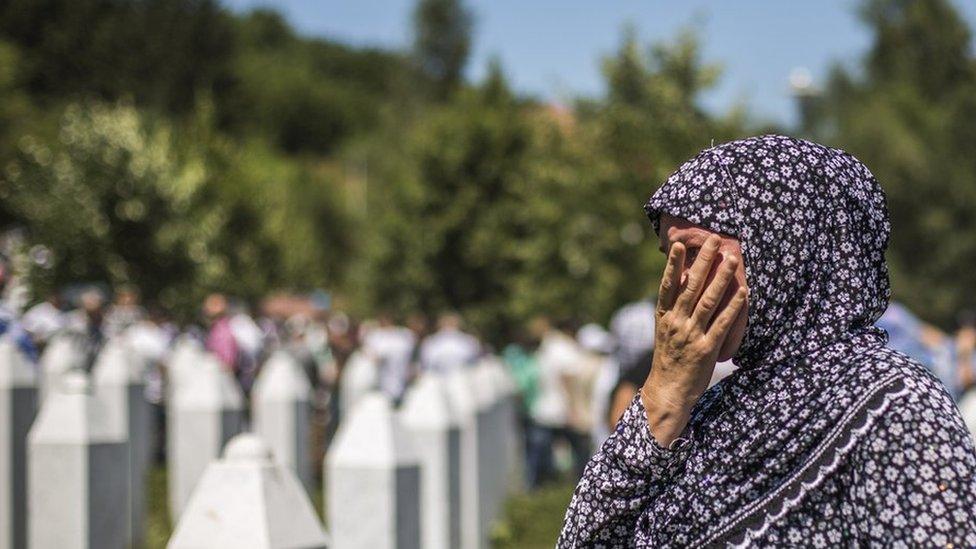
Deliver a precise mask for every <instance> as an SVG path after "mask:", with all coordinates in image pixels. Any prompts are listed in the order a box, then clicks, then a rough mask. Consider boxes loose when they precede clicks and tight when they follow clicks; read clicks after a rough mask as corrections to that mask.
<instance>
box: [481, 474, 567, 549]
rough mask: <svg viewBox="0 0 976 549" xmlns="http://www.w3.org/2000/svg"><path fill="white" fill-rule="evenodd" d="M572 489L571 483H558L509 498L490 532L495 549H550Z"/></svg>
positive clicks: (553, 543) (556, 535)
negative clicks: (502, 513)
mask: <svg viewBox="0 0 976 549" xmlns="http://www.w3.org/2000/svg"><path fill="white" fill-rule="evenodd" d="M573 488H574V486H573V485H572V484H558V485H553V486H549V487H546V488H541V489H539V490H536V491H535V492H530V493H527V494H522V495H517V496H514V497H512V498H510V499H509V500H508V502H506V504H505V512H504V515H503V516H502V519H501V520H500V521H499V522H498V523H497V524H496V525H495V528H494V529H493V530H492V545H493V546H494V547H495V548H496V549H516V548H517V549H536V548H543V547H545V548H546V549H551V548H552V547H553V546H554V545H556V538H558V537H559V529H560V528H561V527H562V524H563V516H564V515H565V514H566V507H568V506H569V500H570V498H572V497H573Z"/></svg>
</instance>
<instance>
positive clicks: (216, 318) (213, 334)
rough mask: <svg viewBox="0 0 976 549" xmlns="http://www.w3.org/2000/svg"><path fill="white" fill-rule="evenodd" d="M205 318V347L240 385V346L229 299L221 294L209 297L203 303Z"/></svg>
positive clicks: (213, 294)
mask: <svg viewBox="0 0 976 549" xmlns="http://www.w3.org/2000/svg"><path fill="white" fill-rule="evenodd" d="M203 317H204V321H205V324H206V326H207V335H206V339H205V341H204V347H205V348H206V349H207V351H209V352H210V353H212V354H213V355H214V356H215V357H217V360H218V361H219V362H220V364H221V365H222V366H223V367H224V369H225V370H227V371H228V372H231V373H232V374H234V377H235V378H236V379H237V380H238V383H240V377H239V375H240V346H239V345H238V343H237V338H236V337H234V330H233V328H232V327H231V318H232V317H231V314H230V311H229V305H228V303H227V297H226V296H224V294H221V293H212V294H210V295H208V296H207V297H206V299H204V301H203Z"/></svg>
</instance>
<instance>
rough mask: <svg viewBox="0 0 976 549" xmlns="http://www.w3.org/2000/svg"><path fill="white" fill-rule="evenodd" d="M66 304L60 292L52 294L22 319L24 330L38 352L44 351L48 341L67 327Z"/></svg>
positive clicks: (28, 310) (29, 310)
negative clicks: (64, 308)
mask: <svg viewBox="0 0 976 549" xmlns="http://www.w3.org/2000/svg"><path fill="white" fill-rule="evenodd" d="M63 307H64V303H63V301H62V299H61V295H60V294H59V293H58V292H51V294H50V295H48V296H47V299H45V300H44V301H42V302H40V303H38V304H37V305H34V306H33V307H31V308H30V309H27V312H25V313H24V316H23V317H22V318H21V321H22V323H23V326H24V329H25V330H27V332H28V333H29V334H30V336H31V339H32V340H33V341H34V343H35V345H36V346H37V348H38V351H43V350H44V347H46V346H47V343H48V341H50V340H51V338H52V337H54V335H55V334H57V333H59V332H61V331H62V330H64V329H65V327H66V326H67V318H66V316H65V312H64V310H63Z"/></svg>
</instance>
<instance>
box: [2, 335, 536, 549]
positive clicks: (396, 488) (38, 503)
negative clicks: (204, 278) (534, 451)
mask: <svg viewBox="0 0 976 549" xmlns="http://www.w3.org/2000/svg"><path fill="white" fill-rule="evenodd" d="M79 356H80V352H79V349H78V348H77V347H76V346H74V345H73V344H72V342H71V341H70V340H68V339H64V340H55V342H52V344H51V346H49V348H48V350H47V351H46V352H45V356H44V357H42V361H41V362H42V366H43V368H42V371H43V372H44V375H43V376H42V383H41V384H40V391H39V390H38V387H37V383H35V380H36V375H35V371H34V367H33V365H31V364H29V363H27V361H26V360H24V359H23V357H21V356H20V355H19V353H18V351H17V350H16V349H15V348H14V347H13V346H12V345H9V344H7V343H2V342H0V549H6V548H7V547H18V548H19V547H32V548H35V547H36V548H47V547H59V548H60V547H124V546H129V545H134V546H138V545H139V544H140V540H141V539H142V527H143V523H144V521H143V518H144V510H143V509H142V506H141V503H142V501H143V500H144V495H145V494H144V491H143V490H144V485H143V480H144V477H145V471H146V467H147V465H148V458H149V438H148V437H149V436H150V433H151V432H152V427H151V425H150V423H149V421H150V413H149V409H148V405H147V404H146V402H145V400H144V399H143V398H142V379H143V376H142V374H143V369H144V365H143V364H141V363H140V362H139V361H138V360H135V359H133V356H134V355H133V354H132V353H131V352H129V351H128V349H127V348H126V347H125V346H124V344H122V343H119V342H110V343H109V344H108V345H107V346H106V347H105V349H104V350H103V352H102V353H101V354H100V356H99V358H98V360H97V361H96V363H95V366H94V368H93V373H92V376H91V377H92V379H91V380H89V379H88V377H87V376H86V375H85V374H83V373H81V372H80V371H78V369H77V367H78V366H79V365H80V364H77V363H76V362H77V361H78V360H79V359H78V358H77V357H79ZM352 364H353V365H358V366H356V367H355V368H352V369H350V370H348V371H347V372H346V373H345V374H344V382H345V381H348V382H349V383H348V386H347V391H346V392H344V394H343V395H342V398H343V400H344V402H345V405H346V407H347V408H348V410H347V413H345V414H344V415H345V416H346V417H347V421H345V422H344V424H343V426H342V428H341V429H340V432H339V433H338V434H337V438H336V443H335V444H334V446H333V449H332V451H331V452H330V455H329V458H328V460H327V465H326V472H325V474H326V477H327V479H329V482H327V491H326V492H327V493H326V498H327V501H328V508H329V511H330V512H329V515H330V517H329V518H330V525H331V526H332V530H333V537H334V543H332V544H330V545H331V546H333V547H339V548H343V547H350V548H356V547H420V546H423V547H464V548H480V547H484V546H485V545H486V544H487V532H488V528H489V525H490V523H491V521H492V520H493V519H494V518H495V517H496V515H497V513H498V511H499V508H500V502H501V500H502V498H503V496H504V494H505V491H506V487H507V486H508V479H511V478H516V477H513V476H512V475H511V473H512V470H511V466H512V465H514V464H515V463H517V462H518V460H516V459H514V458H515V456H516V455H517V454H518V451H517V448H516V447H515V445H516V439H515V437H514V432H513V426H514V421H515V417H514V407H513V400H512V395H513V390H512V385H511V383H510V381H509V380H508V378H507V376H506V375H505V373H504V369H503V368H502V367H501V366H500V364H499V363H497V362H495V361H491V360H488V361H485V362H483V363H482V364H481V365H479V366H478V367H476V368H474V369H472V370H470V371H465V372H459V373H458V374H456V375H452V376H450V377H448V378H443V379H442V378H440V377H436V376H426V377H424V378H422V379H421V381H420V382H419V383H417V384H416V386H415V387H414V388H413V389H412V390H411V391H410V393H409V394H408V396H407V399H406V402H405V404H404V406H403V408H402V411H401V412H400V413H399V414H397V413H394V411H393V410H392V408H391V406H390V405H389V403H388V402H387V401H386V400H385V399H384V398H383V397H382V396H380V395H379V394H377V393H373V392H371V390H370V389H371V387H370V386H369V385H367V384H361V385H359V386H358V387H359V389H358V392H357V391H356V390H350V389H349V388H350V387H351V388H355V387H357V384H356V381H355V380H354V379H352V377H354V376H356V375H358V374H357V372H359V373H362V372H364V371H367V370H370V369H372V370H374V371H373V372H372V373H371V374H369V375H372V376H373V377H374V378H375V365H374V364H373V363H372V362H371V361H369V360H367V359H365V358H363V357H361V356H360V357H356V359H355V360H354V361H353V362H352ZM52 372H58V373H57V375H53V373H52ZM168 375H169V391H170V394H169V397H170V399H169V402H171V403H172V405H171V406H170V407H169V409H168V411H167V413H168V418H167V425H168V427H167V428H168V433H167V436H168V437H169V441H170V442H169V444H168V448H169V455H168V458H167V459H168V469H169V482H170V485H169V494H170V501H169V505H170V509H171V516H173V517H180V520H179V524H178V525H177V528H176V532H175V534H174V536H173V537H172V539H171V540H170V543H169V546H170V547H172V548H181V547H201V546H206V547H244V546H253V547H285V546H302V547H317V546H325V544H326V542H325V535H324V533H323V532H322V530H321V526H320V525H318V523H317V521H316V520H315V518H314V517H315V515H314V511H312V506H311V504H310V503H309V501H308V498H307V493H309V491H310V489H311V485H312V482H311V478H312V475H311V464H310V461H309V459H308V456H309V452H308V448H307V446H306V444H307V440H308V437H307V434H308V427H309V425H308V416H309V414H308V411H309V392H310V390H309V385H308V381H307V379H306V378H305V376H304V373H303V372H302V371H301V369H300V368H299V366H298V365H297V364H296V363H295V362H294V361H293V360H291V359H290V357H289V356H288V355H286V354H284V353H276V354H275V355H273V356H272V358H271V359H270V360H269V361H268V363H267V364H266V365H265V367H264V368H263V369H262V373H261V375H260V376H259V379H258V381H257V382H256V384H255V388H254V393H253V397H254V398H253V400H254V410H253V423H254V425H253V426H254V430H255V432H256V433H257V435H258V436H255V435H250V434H244V435H240V436H239V437H238V438H237V439H235V440H234V441H230V439H231V437H233V436H234V435H237V434H238V433H240V432H242V430H243V427H244V414H243V398H242V397H241V394H240V392H239V389H238V387H237V385H236V383H234V380H233V379H232V378H231V377H230V374H228V373H226V372H225V371H224V370H222V369H221V368H220V367H219V366H218V364H217V362H216V360H215V359H214V358H213V357H211V356H210V355H208V354H206V353H204V352H203V351H202V350H201V349H200V348H199V346H197V345H196V344H194V343H192V342H189V341H185V342H181V343H179V344H178V346H177V348H176V350H175V352H174V354H173V357H172V359H171V361H170V363H169V368H168ZM39 392H40V393H41V394H42V395H43V396H42V397H41V399H42V400H43V402H44V404H43V406H41V407H40V413H39V414H38V416H37V419H36V421H35V420H34V417H35V411H36V410H37V408H38V406H37V402H38V398H37V395H38V393H39ZM228 442H229V443H228ZM225 446H226V448H225ZM222 448H224V458H223V459H222V460H218V459H217V458H218V455H219V453H220V451H221V449H222ZM270 448H273V451H272V450H271V449H270ZM272 454H273V456H274V459H272V457H271V456H272ZM302 487H304V488H305V490H304V491H303V490H302V489H301V488H302ZM123 509H125V510H127V512H125V513H123V512H120V511H121V510H123Z"/></svg>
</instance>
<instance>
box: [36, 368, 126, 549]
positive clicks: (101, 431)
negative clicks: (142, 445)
mask: <svg viewBox="0 0 976 549" xmlns="http://www.w3.org/2000/svg"><path fill="white" fill-rule="evenodd" d="M59 381H60V383H59V385H60V386H54V387H51V388H50V392H49V393H48V397H47V402H45V403H44V406H43V407H42V408H41V412H40V414H39V415H38V417H37V421H35V422H34V426H33V427H32V428H31V431H30V435H29V436H28V443H27V444H28V450H27V451H28V462H27V473H28V477H27V491H28V520H27V522H28V532H29V534H28V535H29V543H28V545H29V547H31V549H75V548H77V549H89V548H90V549H101V548H120V547H124V546H125V545H126V534H127V531H128V527H129V521H128V513H126V512H125V511H124V510H125V505H126V497H127V496H126V492H127V485H128V479H127V478H126V474H125V471H126V463H127V462H128V449H127V448H126V440H125V434H124V433H122V432H118V431H116V430H115V425H113V422H112V421H111V419H110V418H109V414H108V411H107V410H106V409H105V407H104V405H103V404H102V402H101V401H100V400H99V399H97V398H95V396H94V395H93V394H92V389H91V386H90V383H89V381H88V376H87V375H86V374H85V373H83V372H80V371H72V372H69V373H66V374H65V375H64V376H63V377H62V379H61V380H59Z"/></svg>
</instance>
